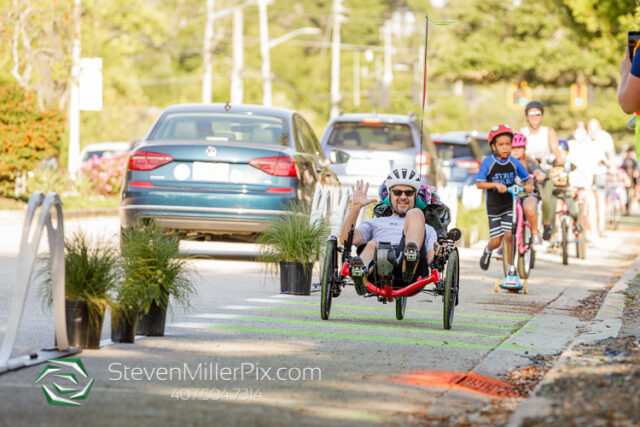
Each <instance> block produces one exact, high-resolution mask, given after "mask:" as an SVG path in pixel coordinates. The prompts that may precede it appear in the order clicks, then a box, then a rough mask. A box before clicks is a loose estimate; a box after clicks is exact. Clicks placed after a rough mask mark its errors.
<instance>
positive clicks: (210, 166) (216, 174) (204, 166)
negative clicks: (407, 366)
mask: <svg viewBox="0 0 640 427" xmlns="http://www.w3.org/2000/svg"><path fill="white" fill-rule="evenodd" d="M193 180H194V181H224V182H226V181H228V180H229V163H206V162H193Z"/></svg>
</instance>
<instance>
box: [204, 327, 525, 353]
mask: <svg viewBox="0 0 640 427" xmlns="http://www.w3.org/2000/svg"><path fill="white" fill-rule="evenodd" d="M207 328H208V329H221V330H227V331H241V332H256V333H263V334H276V335H288V336H303V337H319V338H338V339H347V340H354V341H374V342H388V343H398V344H418V345H425V346H430V347H457V348H476V349H483V350H491V349H493V348H495V345H490V344H477V343H465V342H448V343H447V344H445V342H444V341H434V340H427V339H423V338H404V337H380V336H376V335H354V334H337V333H331V332H315V331H291V330H286V329H271V328H255V327H249V326H222V325H211V326H208V327H207ZM502 347H503V348H513V349H518V350H525V347H522V346H519V345H515V344H509V345H504V346H502Z"/></svg>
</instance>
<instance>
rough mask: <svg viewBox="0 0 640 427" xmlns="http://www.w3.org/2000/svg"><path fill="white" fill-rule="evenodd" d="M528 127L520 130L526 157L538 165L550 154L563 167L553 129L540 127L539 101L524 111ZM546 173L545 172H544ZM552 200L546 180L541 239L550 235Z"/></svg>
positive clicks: (529, 104)
mask: <svg viewBox="0 0 640 427" xmlns="http://www.w3.org/2000/svg"><path fill="white" fill-rule="evenodd" d="M524 113H525V116H526V118H527V123H528V126H525V127H523V128H522V129H520V132H521V133H522V134H524V135H525V136H526V137H527V155H528V156H529V157H531V158H532V159H535V160H536V161H538V163H540V162H541V161H542V160H543V159H546V158H548V157H549V156H550V155H551V154H553V156H554V157H555V160H556V164H558V165H563V164H564V157H563V155H562V152H561V151H560V148H559V147H558V136H557V135H556V131H555V130H554V129H553V128H550V127H547V126H542V115H543V114H544V106H543V105H542V102H540V101H531V102H529V103H528V104H527V106H526V107H525V109H524ZM545 172H547V171H545ZM554 202H555V200H554V199H553V182H552V181H551V180H550V179H547V180H546V181H545V182H544V184H543V186H542V224H543V225H544V231H543V233H542V238H543V239H544V240H549V239H550V238H551V234H552V227H551V218H552V216H553V209H554V208H555V203H554Z"/></svg>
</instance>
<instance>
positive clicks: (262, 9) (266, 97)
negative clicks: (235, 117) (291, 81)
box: [258, 0, 272, 106]
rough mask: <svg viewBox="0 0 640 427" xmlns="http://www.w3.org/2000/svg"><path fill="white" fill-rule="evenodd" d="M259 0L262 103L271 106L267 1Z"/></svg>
mask: <svg viewBox="0 0 640 427" xmlns="http://www.w3.org/2000/svg"><path fill="white" fill-rule="evenodd" d="M268 2H269V0H259V1H258V12H259V21H260V56H262V104H263V105H267V106H271V103H272V101H271V57H270V56H269V21H268V19H267V3H268Z"/></svg>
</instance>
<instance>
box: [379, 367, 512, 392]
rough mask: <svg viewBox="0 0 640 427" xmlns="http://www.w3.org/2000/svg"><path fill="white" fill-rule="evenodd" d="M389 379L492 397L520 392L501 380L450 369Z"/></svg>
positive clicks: (421, 372) (420, 372)
mask: <svg viewBox="0 0 640 427" xmlns="http://www.w3.org/2000/svg"><path fill="white" fill-rule="evenodd" d="M391 381H393V382H396V383H401V384H408V385H416V386H421V387H437V388H449V389H454V388H455V389H459V390H466V391H470V392H474V393H480V394H484V395H487V396H492V397H518V396H522V394H521V393H520V392H519V391H518V390H517V388H516V387H514V386H513V385H511V384H509V383H505V382H503V381H499V380H495V379H493V378H489V377H485V376H483V375H478V374H474V373H465V372H451V371H417V372H414V373H411V374H403V375H397V376H395V377H392V378H391Z"/></svg>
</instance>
